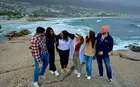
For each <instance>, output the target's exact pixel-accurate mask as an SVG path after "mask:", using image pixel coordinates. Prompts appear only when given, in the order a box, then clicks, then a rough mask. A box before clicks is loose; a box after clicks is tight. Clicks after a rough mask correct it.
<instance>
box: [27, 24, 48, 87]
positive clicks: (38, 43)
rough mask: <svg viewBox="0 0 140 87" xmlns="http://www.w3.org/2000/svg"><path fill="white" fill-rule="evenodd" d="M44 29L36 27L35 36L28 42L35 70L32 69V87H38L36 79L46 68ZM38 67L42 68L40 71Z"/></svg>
mask: <svg viewBox="0 0 140 87" xmlns="http://www.w3.org/2000/svg"><path fill="white" fill-rule="evenodd" d="M44 32H45V29H44V28H42V27H37V29H36V34H35V35H34V36H33V37H32V38H31V40H30V47H29V48H30V49H31V53H32V56H33V58H34V63H35V68H34V78H33V79H34V83H33V85H34V87H39V85H38V77H39V75H44V72H45V70H46V68H47V66H48V61H49V57H48V51H47V49H46V37H45V34H44ZM40 65H42V68H41V70H40Z"/></svg>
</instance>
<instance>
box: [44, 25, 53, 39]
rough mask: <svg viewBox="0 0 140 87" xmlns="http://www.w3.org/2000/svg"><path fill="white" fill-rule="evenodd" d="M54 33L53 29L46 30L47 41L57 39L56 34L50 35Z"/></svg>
mask: <svg viewBox="0 0 140 87" xmlns="http://www.w3.org/2000/svg"><path fill="white" fill-rule="evenodd" d="M51 30H52V31H53V29H52V28H51V27H48V28H47V29H46V39H53V40H54V39H55V34H53V35H51V34H50V31H51ZM53 32H54V31H53Z"/></svg>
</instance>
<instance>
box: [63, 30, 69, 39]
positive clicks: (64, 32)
mask: <svg viewBox="0 0 140 87" xmlns="http://www.w3.org/2000/svg"><path fill="white" fill-rule="evenodd" d="M62 33H63V35H64V38H63V39H64V40H65V41H68V36H69V32H68V31H66V30H63V31H62ZM61 39H62V38H61Z"/></svg>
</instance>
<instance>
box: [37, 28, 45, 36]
mask: <svg viewBox="0 0 140 87" xmlns="http://www.w3.org/2000/svg"><path fill="white" fill-rule="evenodd" d="M44 32H45V29H44V28H43V27H37V29H36V34H43V33H44Z"/></svg>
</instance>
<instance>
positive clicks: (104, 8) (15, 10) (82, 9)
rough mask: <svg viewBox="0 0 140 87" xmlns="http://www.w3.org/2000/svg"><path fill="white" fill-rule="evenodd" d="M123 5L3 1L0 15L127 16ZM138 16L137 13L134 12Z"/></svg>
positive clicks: (69, 0) (82, 1) (84, 1)
mask: <svg viewBox="0 0 140 87" xmlns="http://www.w3.org/2000/svg"><path fill="white" fill-rule="evenodd" d="M133 9H135V8H131V9H130V7H129V11H127V9H126V8H125V7H123V6H122V5H121V4H115V3H111V2H105V1H95V0H1V1H0V15H8V16H9V17H10V18H12V17H15V16H16V17H19V18H20V17H23V16H33V17H40V16H41V17H93V16H126V15H128V14H130V13H131V11H130V10H132V11H134V10H133ZM124 13H125V14H124ZM132 13H134V14H136V13H135V12H132Z"/></svg>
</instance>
